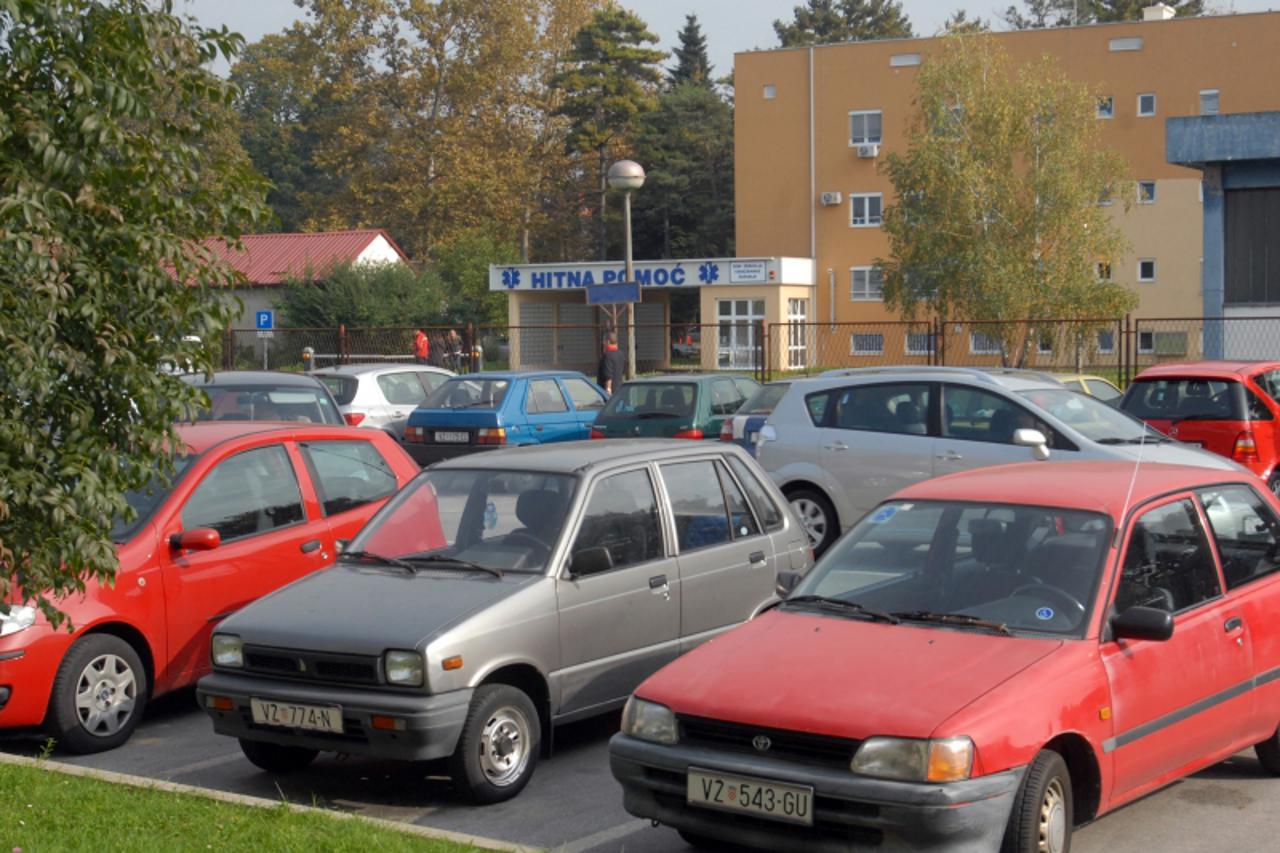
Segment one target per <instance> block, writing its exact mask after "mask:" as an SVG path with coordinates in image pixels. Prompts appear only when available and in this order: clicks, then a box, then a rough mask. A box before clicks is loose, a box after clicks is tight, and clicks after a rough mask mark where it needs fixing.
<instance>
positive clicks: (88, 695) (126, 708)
mask: <svg viewBox="0 0 1280 853" xmlns="http://www.w3.org/2000/svg"><path fill="white" fill-rule="evenodd" d="M137 699H138V682H137V681H136V680H135V679H134V677H133V670H132V669H131V668H130V667H129V664H127V663H125V661H124V659H123V658H121V657H119V656H118V655H99V656H98V657H96V658H94V659H93V660H91V661H89V665H88V666H86V667H85V668H84V670H83V671H82V672H81V673H80V678H79V679H77V680H76V716H77V717H79V719H80V725H81V726H83V727H84V730H85V731H87V732H88V733H89V734H91V735H96V736H97V737H111V736H112V735H114V734H115V733H116V732H118V731H120V729H121V727H123V726H124V724H125V723H127V722H128V721H129V717H131V716H132V715H133V709H134V706H135V704H136V702H137Z"/></svg>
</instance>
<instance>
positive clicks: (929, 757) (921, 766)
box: [849, 737, 973, 782]
mask: <svg viewBox="0 0 1280 853" xmlns="http://www.w3.org/2000/svg"><path fill="white" fill-rule="evenodd" d="M849 766H850V769H852V770H853V772H854V773H860V774H862V775H863V776H876V777H879V778H881V779H901V780H903V781H905V782H958V781H960V780H961V779H968V778H969V774H970V773H971V772H972V771H973V741H972V740H970V739H969V738H967V737H950V738H944V739H942V740H916V739H913V738H898V737H873V738H867V739H866V740H865V741H863V742H862V746H860V747H858V751H857V752H856V753H855V754H854V756H853V761H852V762H851V763H850V765H849Z"/></svg>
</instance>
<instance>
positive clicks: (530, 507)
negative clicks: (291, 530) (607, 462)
mask: <svg viewBox="0 0 1280 853" xmlns="http://www.w3.org/2000/svg"><path fill="white" fill-rule="evenodd" d="M576 486H577V478H576V477H573V476H570V475H567V474H548V473H542V472H528V471H497V470H488V469H472V468H446V469H437V470H431V471H427V472H425V473H423V474H421V475H420V476H419V477H417V478H416V479H415V480H414V481H413V482H412V483H410V484H409V485H408V486H406V487H405V488H404V490H403V491H401V492H400V494H398V495H397V496H396V497H395V498H393V499H392V501H391V502H390V503H389V504H388V505H387V506H386V507H385V508H384V509H383V510H382V511H381V512H379V513H378V514H377V515H376V516H374V518H373V520H372V521H370V522H369V524H368V525H367V526H366V527H365V528H364V530H362V531H361V532H360V534H359V535H358V536H357V537H356V538H355V539H354V540H353V541H352V543H351V544H350V546H348V549H347V550H348V552H365V553H370V554H376V555H378V556H381V557H389V558H393V559H400V560H408V561H412V562H413V563H414V564H415V565H417V566H421V567H424V568H430V567H432V566H433V565H438V566H439V567H440V568H441V569H445V570H447V569H449V561H450V560H456V561H459V563H462V564H473V565H475V566H479V567H484V568H488V569H499V570H501V571H514V572H542V571H544V570H545V569H546V565H547V561H548V560H549V559H550V558H551V551H552V549H553V548H554V547H555V544H556V541H557V540H558V539H559V538H560V534H561V532H562V530H563V529H564V522H565V516H566V513H567V512H568V508H569V501H570V499H571V498H572V496H573V491H574V489H575V487H576ZM421 558H428V559H426V560H423V559H421Z"/></svg>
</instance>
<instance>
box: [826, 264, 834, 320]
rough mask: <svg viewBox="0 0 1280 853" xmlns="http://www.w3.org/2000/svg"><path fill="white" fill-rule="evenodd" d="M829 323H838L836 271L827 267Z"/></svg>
mask: <svg viewBox="0 0 1280 853" xmlns="http://www.w3.org/2000/svg"><path fill="white" fill-rule="evenodd" d="M827 321H828V322H831V323H834V322H835V321H836V271H835V270H833V269H832V268H831V267H827Z"/></svg>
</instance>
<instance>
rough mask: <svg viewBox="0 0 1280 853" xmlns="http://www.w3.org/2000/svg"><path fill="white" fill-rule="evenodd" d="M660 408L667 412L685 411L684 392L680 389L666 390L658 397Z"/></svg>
mask: <svg viewBox="0 0 1280 853" xmlns="http://www.w3.org/2000/svg"><path fill="white" fill-rule="evenodd" d="M658 408H659V409H662V410H663V411H666V412H679V411H681V410H682V409H684V391H683V390H682V389H680V388H665V389H663V391H662V394H661V396H659V397H658Z"/></svg>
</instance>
